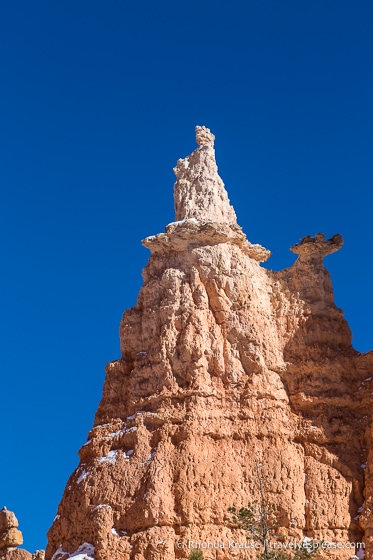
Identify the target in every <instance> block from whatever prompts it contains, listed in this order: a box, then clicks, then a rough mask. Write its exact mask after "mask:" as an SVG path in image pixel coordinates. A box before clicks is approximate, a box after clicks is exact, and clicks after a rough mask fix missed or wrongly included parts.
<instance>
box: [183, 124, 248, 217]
mask: <svg viewBox="0 0 373 560" xmlns="http://www.w3.org/2000/svg"><path fill="white" fill-rule="evenodd" d="M196 140H197V144H198V148H197V149H196V150H194V152H193V153H192V154H190V156H187V157H186V158H184V159H179V160H178V162H177V165H176V167H175V168H174V172H175V175H176V177H177V181H176V183H175V185H174V200H175V215H176V218H175V219H176V220H177V221H179V220H187V219H189V218H195V219H196V220H201V221H209V222H218V223H225V224H229V225H232V224H237V219H236V214H235V211H234V209H233V207H232V206H231V204H230V201H229V198H228V194H227V191H226V190H225V187H224V183H223V181H222V180H221V178H220V176H219V174H218V168H217V165H216V161H215V150H214V140H215V136H214V135H213V134H212V133H211V132H210V130H209V129H208V128H206V127H205V126H196ZM205 147H206V148H207V149H205Z"/></svg>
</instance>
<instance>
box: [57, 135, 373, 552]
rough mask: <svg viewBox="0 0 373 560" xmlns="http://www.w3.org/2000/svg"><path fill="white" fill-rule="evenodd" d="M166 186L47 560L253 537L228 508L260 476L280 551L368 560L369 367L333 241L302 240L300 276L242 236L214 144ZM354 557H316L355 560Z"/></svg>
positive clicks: (182, 548) (250, 493)
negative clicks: (295, 547)
mask: <svg viewBox="0 0 373 560" xmlns="http://www.w3.org/2000/svg"><path fill="white" fill-rule="evenodd" d="M196 138H197V143H198V147H197V149H196V150H195V151H194V152H193V153H192V154H191V155H190V156H189V157H187V158H185V159H183V160H179V162H178V164H177V166H176V168H175V173H176V176H177V181H176V183H175V189H174V191H175V209H176V221H175V222H173V223H171V224H169V225H168V226H167V227H166V229H165V232H164V233H160V234H157V235H153V236H150V237H147V238H146V239H145V240H144V241H143V244H144V245H145V246H146V247H148V248H149V249H150V251H151V253H152V255H151V257H150V259H149V262H148V265H147V266H146V268H145V269H144V273H143V277H144V285H143V287H142V288H141V290H140V293H139V297H138V301H137V304H136V306H135V307H133V308H132V309H129V310H128V311H126V312H125V313H124V315H123V319H122V322H121V327H120V341H121V350H122V357H121V359H120V360H117V361H115V362H111V363H109V364H108V366H107V374H106V379H105V384H104V389H103V395H102V400H101V402H100V404H99V407H98V410H97V413H96V418H95V422H94V426H93V428H92V430H91V431H90V433H89V435H88V440H87V442H86V443H85V444H84V445H83V447H82V448H81V450H80V458H81V461H80V465H79V466H78V468H77V469H76V471H75V472H74V473H73V474H72V475H71V477H70V479H69V481H68V483H67V485H66V490H65V493H64V496H63V498H62V501H61V503H60V505H59V508H58V514H57V516H56V519H55V521H54V523H53V525H52V527H51V529H50V531H49V534H48V537H49V544H48V548H47V553H46V558H47V560H52V559H53V560H66V559H67V558H80V556H79V554H85V555H86V556H87V558H93V559H96V560H130V559H131V560H144V559H146V560H171V559H174V558H187V557H188V555H189V553H190V549H188V540H193V541H201V542H205V543H208V542H210V543H216V542H219V543H223V546H219V547H216V548H209V549H207V550H205V551H204V557H205V558H211V559H212V558H216V559H219V560H225V559H226V560H228V558H232V557H237V558H238V557H240V555H241V554H242V550H239V549H234V548H232V547H229V543H231V542H232V541H233V540H234V541H236V542H245V536H244V535H243V534H242V532H240V531H239V530H237V529H235V527H234V526H233V525H232V522H231V518H230V515H229V513H228V511H227V510H228V507H230V506H232V505H235V506H237V507H239V506H242V505H246V504H247V503H248V501H252V500H254V499H257V498H258V492H259V488H258V478H257V477H256V476H255V464H256V463H258V464H259V465H261V466H260V467H259V468H260V479H261V481H262V485H263V488H264V491H265V494H266V496H267V498H268V501H269V502H270V503H271V504H272V506H273V508H274V513H275V516H276V518H277V522H278V524H279V528H278V533H279V534H281V535H284V538H285V540H287V541H289V540H297V541H301V540H303V538H304V537H305V536H307V537H312V538H314V539H323V540H324V541H329V542H334V543H342V545H343V546H345V545H346V546H347V543H349V542H352V541H361V540H362V538H363V537H364V539H365V541H364V542H365V544H366V546H367V552H366V558H367V559H368V560H369V558H373V556H372V552H371V551H370V547H372V546H373V545H372V543H371V539H373V514H372V511H373V504H372V502H371V498H370V496H371V490H372V487H373V478H372V466H371V465H373V457H372V456H371V452H370V449H371V437H372V436H371V427H370V426H371V412H370V411H371V402H370V401H371V393H372V391H373V390H372V389H371V385H372V379H371V378H370V375H372V377H373V357H372V353H368V354H366V355H361V354H359V353H358V352H356V351H355V350H354V349H353V348H352V345H351V332H350V329H349V327H348V325H347V323H346V321H345V320H344V317H343V312H342V311H341V310H340V309H338V308H337V307H336V306H335V305H334V298H333V291H332V285H331V281H330V277H329V273H328V272H327V270H326V269H325V267H324V264H323V259H324V257H325V256H327V255H328V254H329V253H332V252H334V251H335V250H337V249H339V248H340V247H341V246H342V238H341V236H339V235H335V236H333V237H332V238H331V239H330V240H326V239H325V238H324V236H323V235H322V234H317V235H316V236H315V237H305V238H303V239H302V240H301V242H300V243H298V244H296V245H294V246H293V247H292V251H293V252H294V253H296V254H297V255H298V257H297V260H296V261H295V263H294V265H293V266H292V267H290V268H288V269H286V270H283V271H280V272H272V271H270V270H267V269H265V268H263V267H262V266H261V265H260V263H261V262H262V261H265V260H266V259H268V257H269V256H270V252H269V251H268V250H267V249H265V248H264V247H262V246H260V245H254V244H252V243H250V242H249V241H248V240H247V239H246V236H245V234H244V233H243V232H242V229H241V228H240V227H239V226H238V225H237V222H236V215H235V212H234V210H233V208H232V206H231V205H230V202H229V199H228V195H227V193H226V191H225V188H224V184H223V182H222V180H221V179H220V177H219V175H218V172H217V166H216V162H215V153H214V148H213V143H214V136H213V134H211V132H210V131H209V130H208V129H207V128H205V127H197V128H196ZM354 552H355V550H354V549H352V548H335V549H331V550H329V552H328V555H325V554H324V553H322V555H321V556H325V557H328V558H331V557H334V558H341V559H346V560H347V559H348V558H350V557H351V556H352V555H353V553H354Z"/></svg>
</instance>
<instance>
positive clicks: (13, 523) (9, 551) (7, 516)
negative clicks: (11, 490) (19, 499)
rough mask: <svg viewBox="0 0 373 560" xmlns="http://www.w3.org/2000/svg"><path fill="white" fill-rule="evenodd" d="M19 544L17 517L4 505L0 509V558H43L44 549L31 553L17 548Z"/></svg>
mask: <svg viewBox="0 0 373 560" xmlns="http://www.w3.org/2000/svg"><path fill="white" fill-rule="evenodd" d="M21 544H23V537H22V533H21V531H20V530H19V529H18V519H17V518H16V516H15V515H14V513H13V512H12V511H9V510H7V508H6V507H5V506H4V507H3V509H2V510H0V560H44V550H37V551H36V552H35V553H34V554H31V553H30V552H27V550H24V549H23V548H17V547H18V546H20V545H21Z"/></svg>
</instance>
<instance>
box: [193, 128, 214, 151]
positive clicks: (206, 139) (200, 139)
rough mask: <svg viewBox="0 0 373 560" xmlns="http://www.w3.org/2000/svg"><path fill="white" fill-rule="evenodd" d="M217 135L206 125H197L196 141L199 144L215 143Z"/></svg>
mask: <svg viewBox="0 0 373 560" xmlns="http://www.w3.org/2000/svg"><path fill="white" fill-rule="evenodd" d="M214 141H215V135H214V134H213V133H212V132H211V130H210V129H209V128H207V127H206V126H198V125H197V126H196V142H197V144H198V146H202V145H203V144H210V145H211V146H213V145H214Z"/></svg>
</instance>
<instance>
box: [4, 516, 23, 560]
mask: <svg viewBox="0 0 373 560" xmlns="http://www.w3.org/2000/svg"><path fill="white" fill-rule="evenodd" d="M17 527H18V519H17V518H16V516H15V515H14V513H13V512H12V511H8V510H7V508H6V507H5V506H4V507H3V509H2V510H1V511H0V550H1V549H6V548H15V547H16V546H19V545H20V544H22V543H23V537H22V533H21V531H20V530H19V529H18V528H17Z"/></svg>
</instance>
